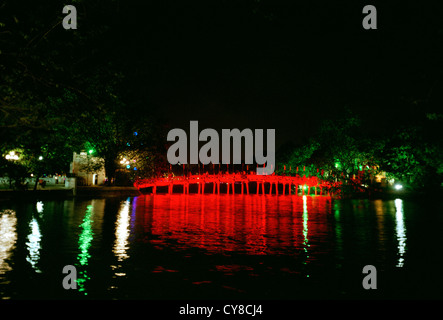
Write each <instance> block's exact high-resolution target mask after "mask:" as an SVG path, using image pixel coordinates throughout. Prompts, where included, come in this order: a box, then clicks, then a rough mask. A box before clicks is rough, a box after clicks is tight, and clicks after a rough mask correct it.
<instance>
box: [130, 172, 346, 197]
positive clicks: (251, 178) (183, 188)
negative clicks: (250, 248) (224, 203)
mask: <svg viewBox="0 0 443 320" xmlns="http://www.w3.org/2000/svg"><path fill="white" fill-rule="evenodd" d="M337 184H338V183H337V182H336V183H331V182H329V181H325V180H323V179H321V178H318V177H317V176H310V177H306V176H302V177H300V176H299V175H297V176H285V175H282V176H279V175H257V174H245V173H243V174H240V173H234V174H231V173H219V174H213V175H210V174H199V175H190V176H173V177H167V178H156V179H139V180H136V181H135V183H134V186H135V187H136V188H137V189H139V190H140V191H141V192H151V193H153V194H156V193H158V192H159V189H162V190H163V193H169V194H172V193H177V192H181V193H184V194H186V193H190V191H189V190H190V188H192V189H193V193H199V194H203V193H213V194H220V193H227V194H230V193H232V194H235V193H241V194H244V193H246V194H250V193H251V194H272V193H275V194H279V192H281V194H293V192H292V186H295V194H298V190H299V189H301V192H302V194H303V195H304V194H311V193H312V192H314V194H316V195H317V194H320V195H321V194H323V193H324V192H329V190H330V189H331V187H337V186H336V185H337ZM279 189H280V191H279ZM160 192H162V191H160Z"/></svg>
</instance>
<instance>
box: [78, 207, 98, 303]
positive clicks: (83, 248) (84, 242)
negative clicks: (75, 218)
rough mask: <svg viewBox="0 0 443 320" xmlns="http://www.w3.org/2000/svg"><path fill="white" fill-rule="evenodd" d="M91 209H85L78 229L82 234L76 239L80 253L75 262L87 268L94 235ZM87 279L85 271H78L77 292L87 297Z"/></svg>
mask: <svg viewBox="0 0 443 320" xmlns="http://www.w3.org/2000/svg"><path fill="white" fill-rule="evenodd" d="M92 209H93V206H92V205H89V206H88V207H87V209H86V213H85V216H84V218H83V223H82V224H81V225H80V227H81V228H82V233H81V234H80V237H79V239H78V245H79V249H80V253H79V254H78V256H77V260H78V261H79V262H80V265H81V266H87V265H88V259H89V258H90V257H91V255H90V254H89V247H90V246H91V242H92V239H93V235H94V233H93V232H92V220H91V216H92ZM87 279H89V277H88V276H87V274H86V270H84V271H80V272H79V277H78V279H77V284H78V286H79V289H78V291H81V292H84V294H85V295H87V293H86V292H85V282H86V280H87Z"/></svg>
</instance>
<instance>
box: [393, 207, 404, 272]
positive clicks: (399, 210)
mask: <svg viewBox="0 0 443 320" xmlns="http://www.w3.org/2000/svg"><path fill="white" fill-rule="evenodd" d="M395 209H396V212H395V224H396V226H395V231H396V234H397V241H398V245H397V255H398V260H397V265H396V267H403V265H404V261H405V259H404V257H403V256H404V254H405V252H406V227H405V224H404V216H403V213H404V211H403V200H401V199H395Z"/></svg>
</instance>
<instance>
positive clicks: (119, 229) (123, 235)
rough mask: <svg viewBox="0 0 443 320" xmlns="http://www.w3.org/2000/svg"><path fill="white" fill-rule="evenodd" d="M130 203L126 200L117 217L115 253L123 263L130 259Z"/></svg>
mask: <svg viewBox="0 0 443 320" xmlns="http://www.w3.org/2000/svg"><path fill="white" fill-rule="evenodd" d="M130 204H131V203H130V201H129V200H126V201H124V202H123V203H122V205H121V207H120V211H119V213H118V216H117V222H116V228H115V244H114V250H113V251H114V253H115V255H116V256H117V258H118V261H123V260H124V259H126V258H128V255H127V254H126V250H127V249H128V238H129V219H130V215H129V207H130Z"/></svg>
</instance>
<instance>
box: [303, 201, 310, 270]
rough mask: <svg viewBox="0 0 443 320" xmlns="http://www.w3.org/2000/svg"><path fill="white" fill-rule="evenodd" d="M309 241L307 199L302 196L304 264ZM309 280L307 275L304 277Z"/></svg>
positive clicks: (307, 256)
mask: <svg viewBox="0 0 443 320" xmlns="http://www.w3.org/2000/svg"><path fill="white" fill-rule="evenodd" d="M309 246H310V245H309V239H308V204H307V197H306V196H303V249H304V251H305V254H306V260H305V262H304V264H305V265H306V264H307V260H308V258H309V255H308V247H309ZM306 277H308V278H309V274H307V275H306Z"/></svg>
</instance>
